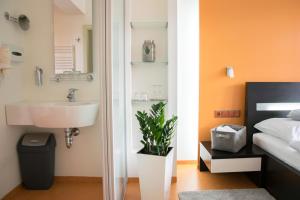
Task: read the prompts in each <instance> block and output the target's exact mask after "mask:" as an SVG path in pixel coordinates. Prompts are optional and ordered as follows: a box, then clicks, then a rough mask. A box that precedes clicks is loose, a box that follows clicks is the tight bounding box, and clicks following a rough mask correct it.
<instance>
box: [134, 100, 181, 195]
mask: <svg viewBox="0 0 300 200" xmlns="http://www.w3.org/2000/svg"><path fill="white" fill-rule="evenodd" d="M165 107H166V103H164V102H159V103H157V104H153V105H152V106H151V109H150V112H149V113H147V112H145V111H142V112H141V111H138V112H137V114H136V117H137V120H138V121H139V124H140V130H141V133H142V135H143V138H142V140H141V143H142V144H143V146H144V147H143V148H142V149H141V150H140V151H139V152H138V154H137V157H138V168H139V182H140V190H141V196H142V200H154V199H155V200H166V199H168V196H169V190H170V185H171V179H172V169H173V154H174V148H173V147H171V146H170V145H171V140H172V138H173V136H174V131H175V126H176V122H177V116H173V117H172V118H171V119H168V120H165Z"/></svg>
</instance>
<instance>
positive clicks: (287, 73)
mask: <svg viewBox="0 0 300 200" xmlns="http://www.w3.org/2000/svg"><path fill="white" fill-rule="evenodd" d="M200 52H201V53H200V116H199V139H200V140H209V139H210V133H209V130H210V128H211V127H214V126H216V125H218V124H221V123H243V121H244V96H245V89H244V87H245V82H247V81H300V0H200ZM226 65H233V66H234V70H235V78H234V79H229V78H227V77H226V73H225V67H226ZM216 109H241V111H242V117H241V118H239V119H216V118H214V110H216Z"/></svg>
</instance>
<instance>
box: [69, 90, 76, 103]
mask: <svg viewBox="0 0 300 200" xmlns="http://www.w3.org/2000/svg"><path fill="white" fill-rule="evenodd" d="M77 90H78V89H76V88H70V89H69V93H68V96H67V98H68V100H69V102H75V92H76V91H77Z"/></svg>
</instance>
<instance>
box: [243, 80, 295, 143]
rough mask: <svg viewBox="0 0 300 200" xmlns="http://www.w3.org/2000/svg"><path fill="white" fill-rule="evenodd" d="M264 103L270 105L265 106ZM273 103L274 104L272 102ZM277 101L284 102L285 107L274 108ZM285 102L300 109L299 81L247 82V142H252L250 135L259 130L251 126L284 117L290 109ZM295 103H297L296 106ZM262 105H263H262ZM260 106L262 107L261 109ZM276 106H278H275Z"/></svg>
mask: <svg viewBox="0 0 300 200" xmlns="http://www.w3.org/2000/svg"><path fill="white" fill-rule="evenodd" d="M264 103H268V105H271V104H272V105H273V108H272V105H271V108H266V107H264V106H267V105H266V104H265V105H263V104H264ZM274 103H275V104H274ZM277 103H283V104H285V106H283V107H285V108H280V109H276V108H275V109H274V105H275V107H276V104H277ZM287 103H291V104H293V105H292V106H294V107H295V108H293V109H296V108H297V109H300V107H299V105H300V82H247V83H246V102H245V125H246V127H247V144H252V136H253V134H254V133H257V132H259V131H258V130H256V129H255V128H254V127H253V126H254V125H255V124H256V123H258V122H260V121H263V120H265V119H268V118H272V117H286V115H287V114H288V112H289V111H290V110H293V109H291V108H290V107H291V105H290V106H286V105H287ZM295 103H299V105H297V106H298V107H297V106H296V104H295ZM262 105H263V106H262ZM261 107H264V108H263V109H262V108H261ZM277 107H278V106H277ZM286 107H287V108H286Z"/></svg>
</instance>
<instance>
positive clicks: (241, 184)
mask: <svg viewBox="0 0 300 200" xmlns="http://www.w3.org/2000/svg"><path fill="white" fill-rule="evenodd" d="M254 187H255V185H254V184H253V183H252V182H251V181H250V180H249V179H248V178H247V177H246V176H245V175H244V174H241V173H235V174H210V173H209V172H199V170H198V169H197V166H196V165H191V164H183V165H178V166H177V182H176V183H173V184H172V188H171V195H170V199H171V200H177V199H178V198H177V195H178V192H181V191H191V190H206V189H230V188H254ZM101 199H102V185H101V183H99V182H76V181H56V182H55V184H54V185H53V187H52V188H51V189H50V190H44V191H34V190H25V189H23V188H21V187H20V188H18V189H17V190H15V191H14V193H13V195H11V196H10V197H8V198H6V199H5V200H101ZM125 199H126V200H140V191H139V184H138V182H130V181H129V183H128V187H127V190H126V197H125Z"/></svg>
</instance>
